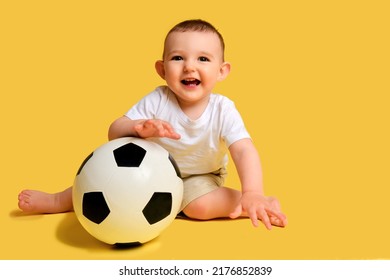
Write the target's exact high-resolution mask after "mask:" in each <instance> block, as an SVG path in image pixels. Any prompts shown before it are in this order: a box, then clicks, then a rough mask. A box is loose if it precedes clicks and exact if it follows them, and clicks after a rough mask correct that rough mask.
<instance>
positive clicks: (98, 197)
mask: <svg viewBox="0 0 390 280" xmlns="http://www.w3.org/2000/svg"><path fill="white" fill-rule="evenodd" d="M109 214H110V208H108V205H107V202H106V200H105V198H104V195H103V193H102V192H89V193H85V194H84V195H83V215H84V216H85V217H86V218H87V219H88V220H90V221H91V222H94V223H95V224H100V223H101V222H103V221H104V220H105V219H106V218H107V216H108V215H109Z"/></svg>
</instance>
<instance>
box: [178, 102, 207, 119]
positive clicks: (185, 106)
mask: <svg viewBox="0 0 390 280" xmlns="http://www.w3.org/2000/svg"><path fill="white" fill-rule="evenodd" d="M209 101H210V96H208V97H207V98H205V99H203V100H200V101H198V102H196V103H186V102H182V101H180V100H178V103H179V106H180V109H181V110H182V111H183V113H184V114H185V115H186V116H187V117H188V118H189V119H190V120H192V121H196V120H197V119H199V118H200V117H201V116H202V115H203V113H204V111H205V110H206V108H207V106H208V105H209Z"/></svg>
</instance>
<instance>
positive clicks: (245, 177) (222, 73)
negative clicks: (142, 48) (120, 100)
mask: <svg viewBox="0 0 390 280" xmlns="http://www.w3.org/2000/svg"><path fill="white" fill-rule="evenodd" d="M224 48H225V45H224V40H223V37H222V35H221V34H220V33H219V32H218V30H217V29H215V28H214V27H213V26H212V25H211V24H210V23H208V22H206V21H203V20H188V21H184V22H181V23H179V24H177V25H176V26H174V27H173V28H172V29H171V30H170V31H169V32H168V34H167V36H166V38H165V42H164V52H163V58H162V60H158V61H157V62H156V64H155V68H156V71H157V73H158V75H159V76H160V77H161V78H162V79H164V80H165V82H166V86H160V87H158V88H156V89H155V90H154V91H152V92H151V93H149V94H148V95H146V96H145V97H144V98H143V99H141V100H140V101H139V102H138V103H137V104H135V105H134V106H133V107H132V108H131V109H130V110H129V111H128V112H127V113H126V114H125V115H124V116H122V117H119V118H118V119H116V120H115V121H114V122H113V123H112V124H111V126H110V127H109V131H108V138H109V140H113V139H116V138H120V137H126V136H132V137H140V138H147V139H148V140H150V141H154V142H156V143H158V144H160V145H161V146H162V147H164V148H165V149H166V150H168V152H169V153H170V154H171V155H172V156H173V158H174V159H175V160H176V162H177V164H178V166H179V168H180V171H181V174H182V177H183V182H184V195H183V202H182V205H181V211H182V213H184V215H186V216H187V217H189V218H192V219H198V220H210V219H215V218H224V217H230V218H232V219H234V218H237V217H249V218H250V220H251V222H252V224H253V225H254V226H258V224H259V221H261V222H262V223H263V224H264V225H265V227H266V228H267V229H271V228H272V226H273V225H274V226H278V227H284V226H286V225H287V218H286V216H285V215H284V214H283V213H282V212H281V208H280V205H279V202H278V200H277V199H275V198H273V197H267V196H265V195H264V191H263V182H262V169H261V164H260V159H259V156H258V153H257V151H256V148H255V146H254V144H253V143H252V140H251V138H250V135H249V133H248V132H247V130H246V128H245V125H244V122H243V120H242V118H241V116H240V114H239V112H238V111H237V109H236V108H235V106H234V103H233V102H232V101H231V100H229V99H228V98H227V97H224V96H222V95H219V94H214V93H212V90H213V88H214V86H215V85H216V83H217V82H220V81H223V80H224V79H225V78H226V77H227V76H228V74H229V72H230V64H229V63H228V62H226V61H225V59H224ZM228 152H229V153H230V155H231V158H232V159H233V161H234V163H235V166H236V169H237V172H238V175H239V178H240V183H241V191H239V190H236V189H233V188H228V187H225V186H224V180H225V177H226V175H227V173H226V164H227V158H228V155H227V153H228ZM19 208H20V209H21V210H23V211H25V212H29V213H59V212H66V211H71V210H72V209H73V205H72V187H70V188H67V189H66V190H64V191H62V192H59V193H55V194H49V193H45V192H41V191H36V190H24V191H22V192H21V193H20V194H19Z"/></svg>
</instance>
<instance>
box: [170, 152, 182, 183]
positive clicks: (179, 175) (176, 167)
mask: <svg viewBox="0 0 390 280" xmlns="http://www.w3.org/2000/svg"><path fill="white" fill-rule="evenodd" d="M169 161H170V162H171V163H172V165H173V167H174V168H175V171H176V175H177V177H179V178H181V173H180V169H179V166H177V163H176V161H175V159H174V158H173V157H172V156H171V155H169Z"/></svg>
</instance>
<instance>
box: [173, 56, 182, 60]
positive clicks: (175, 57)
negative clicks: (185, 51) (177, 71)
mask: <svg viewBox="0 0 390 280" xmlns="http://www.w3.org/2000/svg"><path fill="white" fill-rule="evenodd" d="M171 60H177V61H179V60H183V57H181V56H180V55H175V56H174V57H172V59H171Z"/></svg>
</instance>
